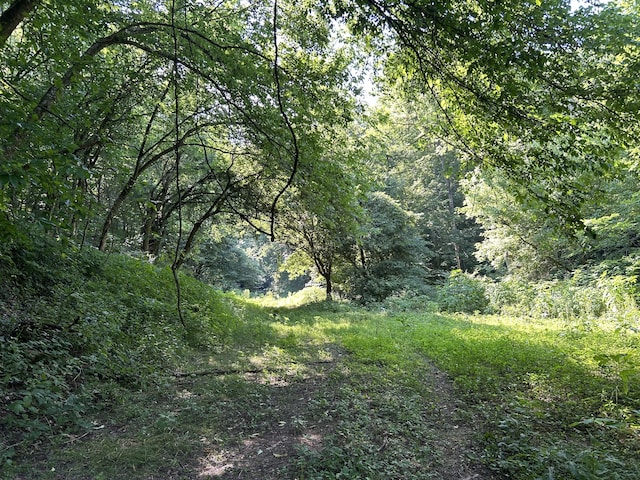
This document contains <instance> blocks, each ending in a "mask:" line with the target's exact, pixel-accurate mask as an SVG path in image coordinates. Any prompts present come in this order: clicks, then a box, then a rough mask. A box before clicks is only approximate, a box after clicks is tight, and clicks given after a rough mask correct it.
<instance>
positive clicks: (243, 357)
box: [0, 239, 640, 480]
mask: <svg viewBox="0 0 640 480" xmlns="http://www.w3.org/2000/svg"><path fill="white" fill-rule="evenodd" d="M0 270H1V271H2V275H1V276H0V282H1V283H2V285H0V287H1V289H0V337H1V338H0V356H1V357H2V358H1V359H2V373H1V375H0V391H1V392H2V395H1V397H0V432H1V433H2V443H1V444H0V461H1V462H2V464H1V465H2V466H1V467H0V468H2V470H1V471H0V472H1V473H2V474H0V477H2V478H5V477H6V478H50V479H62V478H64V479H65V480H67V479H81V478H82V479H84V478H105V479H106V478H109V479H118V478H123V479H124V478H165V479H174V478H176V479H177V478H207V475H209V476H214V477H216V478H218V477H219V478H258V477H259V478H265V479H266V478H272V479H275V478H278V479H286V478H291V479H293V478H304V479H307V480H310V479H330V478H349V479H358V478H362V479H364V478H371V479H386V478H413V479H421V478H425V479H429V478H433V479H447V480H448V479H450V478H466V477H471V478H473V476H472V475H474V474H475V473H474V472H476V473H477V472H482V475H483V478H485V476H486V478H489V477H490V475H491V472H493V474H494V475H495V478H513V479H519V480H529V479H531V480H533V479H546V480H550V479H580V480H583V479H603V480H604V479H619V480H631V479H637V478H640V461H639V460H638V458H640V370H639V367H638V365H640V351H639V338H638V333H637V332H636V331H634V329H632V328H621V327H620V325H621V324H620V322H619V321H617V320H616V319H610V320H605V319H600V320H598V321H593V320H590V321H589V322H585V321H584V319H580V318H578V319H576V318H574V317H572V316H561V317H560V318H541V319H540V318H538V319H534V318H531V317H527V318H523V317H521V316H504V315H503V316H488V315H483V316H480V315H456V314H447V315H444V314H439V313H437V311H436V310H437V309H436V308H435V306H436V303H435V300H434V297H415V298H413V297H412V298H409V297H407V298H402V299H396V300H395V302H388V303H387V304H386V306H385V308H380V307H376V310H375V311H371V310H365V309H358V308H354V307H352V306H349V305H346V304H341V303H337V302H318V301H317V300H318V299H319V294H320V292H318V291H317V290H309V291H306V292H304V293H301V294H299V295H297V296H291V297H289V298H287V299H282V300H276V299H263V300H262V303H261V301H258V300H255V299H251V300H249V299H246V298H237V297H234V296H230V295H225V294H222V293H220V292H217V291H215V290H214V289H212V288H211V287H209V286H206V285H204V284H202V283H199V282H196V281H195V280H192V279H190V278H187V277H183V278H182V279H181V283H182V292H183V295H184V299H183V300H184V303H183V308H184V317H185V320H186V324H187V328H186V329H185V328H184V327H182V325H181V324H180V321H179V318H178V315H177V312H176V310H175V308H176V307H175V305H176V302H175V300H176V299H175V288H174V285H173V278H172V275H171V272H170V270H168V269H163V268H160V267H156V266H153V265H149V264H148V263H146V262H143V261H139V260H135V259H132V258H129V257H126V256H120V255H104V254H102V253H100V252H96V251H94V250H90V249H84V250H74V249H73V248H71V247H70V246H69V245H61V244H59V243H57V242H53V241H44V240H37V239H31V240H26V239H23V240H20V241H18V240H14V241H12V242H6V243H4V244H3V245H2V246H0ZM476 286H477V285H476V284H475V283H473V284H472V283H469V282H467V281H466V280H464V281H462V282H457V280H456V281H452V282H450V288H451V289H462V290H465V289H467V288H472V287H473V288H475V287H476ZM489 293H490V292H489ZM309 301H313V302H314V303H311V304H308V303H307V302H309ZM305 303H307V304H305ZM473 309H474V310H475V309H476V307H473ZM438 375H441V377H438ZM274 432H276V433H279V434H281V436H280V437H278V438H286V439H288V441H290V442H291V445H290V447H291V448H290V449H288V450H285V451H283V452H282V453H280V452H276V451H275V450H273V452H275V453H267V452H271V450H268V449H270V448H272V446H271V445H269V444H268V443H267V442H268V440H269V439H270V438H273V436H274ZM449 440H452V442H453V443H452V445H458V446H457V447H455V448H456V449H457V450H456V449H454V447H451V446H450V445H449V446H448V447H447V444H448V443H451V442H449ZM261 442H262V443H261ZM278 442H282V440H278ZM276 443H277V442H276ZM294 447H295V448H294ZM447 449H449V450H447ZM452 449H453V450H452ZM454 450H455V451H454ZM225 455H226V456H225ZM452 455H453V456H454V457H455V462H453V461H452V460H451V459H450V458H449V457H451V456H452ZM267 464H268V465H270V467H269V468H270V470H269V471H268V472H267V473H264V472H263V470H260V469H264V468H266V467H264V465H267ZM213 467H216V468H219V470H217V472H218V473H216V474H215V475H214V474H213V473H211V472H214V471H216V470H211V468H213ZM207 468H209V470H208V469H207ZM481 468H482V469H485V470H482V471H481V470H479V469H481ZM265 471H266V470H265ZM207 472H209V473H207ZM259 472H262V473H259ZM29 475H30V476H31V477H29ZM242 475H244V477H243V476H242ZM252 475H253V476H252ZM256 475H257V476H256ZM463 475H466V477H465V476H463ZM25 476H26V477H25Z"/></svg>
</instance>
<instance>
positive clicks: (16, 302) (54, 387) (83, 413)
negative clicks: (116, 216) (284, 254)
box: [0, 235, 234, 460]
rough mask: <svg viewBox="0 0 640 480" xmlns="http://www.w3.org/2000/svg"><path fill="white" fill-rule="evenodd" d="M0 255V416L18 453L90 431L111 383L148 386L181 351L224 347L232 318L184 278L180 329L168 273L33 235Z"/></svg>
mask: <svg viewBox="0 0 640 480" xmlns="http://www.w3.org/2000/svg"><path fill="white" fill-rule="evenodd" d="M1 250H2V251H1V253H0V259H1V263H0V271H1V272H2V274H1V275H0V278H1V279H2V280H1V282H2V291H3V294H2V296H1V297H0V313H1V316H0V337H1V338H2V342H1V345H0V356H1V357H2V365H3V373H2V376H1V377H0V387H1V388H2V390H3V392H5V394H3V397H2V399H1V403H0V409H1V411H2V428H3V429H5V431H6V432H7V435H8V437H7V441H11V440H12V442H11V444H14V443H15V446H18V445H29V444H31V443H32V442H34V441H36V440H37V439H39V438H40V437H41V436H42V435H47V436H48V435H52V434H57V433H58V432H67V433H71V432H77V431H78V430H80V431H82V430H83V429H91V428H92V425H91V423H90V421H89V418H88V417H87V411H88V409H89V406H90V405H91V404H93V403H94V402H96V400H97V399H99V398H100V397H101V396H102V395H104V394H105V389H108V388H109V385H110V384H115V385H119V386H122V387H126V388H140V387H142V386H144V385H148V384H153V383H154V382H155V379H156V377H157V375H158V373H159V372H160V371H162V370H163V369H167V368H171V366H172V365H175V364H176V362H177V361H178V360H179V358H180V356H181V355H182V354H183V352H185V351H186V350H187V349H189V348H193V347H196V346H197V347H205V346H207V347H210V346H211V345H213V344H218V343H220V342H223V341H224V338H225V335H227V329H228V326H229V325H228V323H229V322H231V320H232V318H234V317H233V313H232V312H233V309H232V308H231V306H230V305H229V304H228V302H227V301H225V300H224V299H223V298H222V297H221V296H220V294H218V293H216V292H214V291H213V290H211V289H210V288H209V287H206V286H204V285H202V284H200V283H198V282H195V281H194V280H190V279H188V278H183V282H184V284H183V285H182V291H183V295H184V298H183V300H184V303H183V308H184V309H185V316H186V319H187V330H184V329H183V328H182V327H181V326H180V323H179V322H178V319H177V313H176V307H175V302H176V299H175V287H174V284H173V276H172V274H171V272H170V271H169V270H168V269H166V268H165V269H161V268H158V267H154V266H151V265H149V264H148V263H145V262H141V261H138V260H134V259H132V258H129V257H125V256H119V255H115V254H114V255H110V256H107V255H104V254H101V253H100V252H97V251H95V250H93V249H88V250H74V249H73V248H70V246H69V245H66V244H64V243H61V242H55V241H51V240H48V239H47V238H46V237H41V236H38V235H34V236H33V237H32V238H31V239H28V238H27V237H26V236H25V237H24V239H23V240H22V241H18V240H15V239H14V240H13V241H12V242H8V243H4V244H3V245H2V247H1ZM7 445H9V444H7ZM7 445H5V446H3V452H4V448H6V447H7ZM13 450H15V449H12V451H13ZM9 460H10V458H9Z"/></svg>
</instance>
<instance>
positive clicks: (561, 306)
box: [487, 269, 638, 329]
mask: <svg viewBox="0 0 640 480" xmlns="http://www.w3.org/2000/svg"><path fill="white" fill-rule="evenodd" d="M598 270H599V269H595V271H590V270H585V271H581V270H578V271H576V272H575V273H574V274H573V276H572V278H571V279H568V280H553V281H547V282H537V283H532V282H526V281H523V280H518V279H516V278H505V279H503V280H501V281H499V282H495V283H488V284H487V296H488V297H489V299H490V303H491V308H492V310H493V311H496V312H501V313H502V314H505V315H518V316H523V317H534V318H558V319H563V320H568V321H579V322H581V323H582V325H583V327H585V328H590V326H591V325H592V324H594V323H598V322H599V321H604V322H607V321H612V322H614V323H615V324H617V325H618V328H623V329H624V328H632V329H635V328H637V313H638V304H637V300H636V299H637V289H638V287H637V283H636V279H635V276H627V275H619V274H618V275H611V274H607V272H601V273H599V272H598Z"/></svg>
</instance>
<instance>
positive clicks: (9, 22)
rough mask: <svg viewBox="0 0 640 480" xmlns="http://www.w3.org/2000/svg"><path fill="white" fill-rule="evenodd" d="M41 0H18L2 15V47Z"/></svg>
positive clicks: (0, 18) (0, 41)
mask: <svg viewBox="0 0 640 480" xmlns="http://www.w3.org/2000/svg"><path fill="white" fill-rule="evenodd" d="M38 3H40V0H16V1H15V2H13V3H12V4H11V6H10V7H9V8H7V9H6V10H5V11H4V12H2V15H0V48H2V47H3V46H4V44H5V43H7V40H8V39H9V37H10V36H11V34H12V33H13V31H14V30H15V29H16V28H17V27H18V25H20V23H22V21H23V20H24V19H25V17H26V16H27V15H29V13H31V11H32V10H34V9H35V7H36V6H37V5H38Z"/></svg>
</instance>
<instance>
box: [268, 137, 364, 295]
mask: <svg viewBox="0 0 640 480" xmlns="http://www.w3.org/2000/svg"><path fill="white" fill-rule="evenodd" d="M349 131H351V133H352V136H351V137H350V136H349V135H348V134H347V132H349ZM356 132H357V126H356V125H351V126H350V127H347V129H344V130H341V131H338V132H335V135H336V136H335V137H334V138H333V139H332V141H333V143H332V144H331V146H330V147H328V148H327V151H326V152H324V154H323V155H322V156H321V157H320V158H318V159H317V160H316V161H315V162H313V163H311V164H310V167H311V168H310V169H306V170H304V171H301V172H300V174H299V176H298V177H297V178H296V181H295V183H294V187H293V188H292V189H291V191H290V192H289V193H288V195H287V196H286V199H285V201H283V205H284V207H283V208H282V209H280V210H279V212H278V217H277V218H278V222H277V223H278V232H279V234H278V239H279V240H280V241H282V242H284V243H286V244H287V245H289V246H290V247H291V248H293V249H294V250H295V251H294V254H293V255H291V256H289V258H288V259H287V262H286V263H285V264H284V265H283V269H284V270H286V271H288V272H289V273H290V276H292V275H299V274H303V273H305V272H307V271H309V270H311V269H313V268H315V270H316V272H317V273H318V274H319V275H320V276H321V277H322V279H323V280H324V283H325V291H326V298H327V300H332V299H333V275H334V273H335V270H336V265H337V264H338V262H340V261H342V262H344V261H345V260H346V259H347V258H348V257H349V255H350V254H351V253H352V252H353V250H352V245H353V242H354V239H355V238H356V237H357V236H358V230H359V221H360V220H361V208H360V202H361V200H362V198H361V196H362V192H363V189H366V181H365V179H364V175H363V172H362V169H361V167H360V166H359V164H360V163H361V155H362V151H361V149H360V147H359V146H358V144H357V140H356V139H357V134H356Z"/></svg>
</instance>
